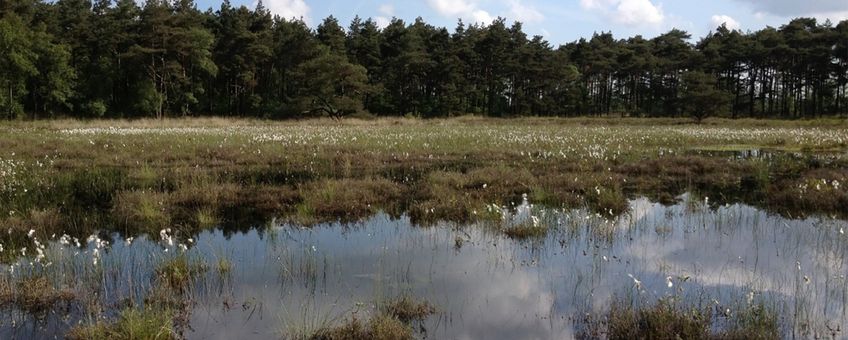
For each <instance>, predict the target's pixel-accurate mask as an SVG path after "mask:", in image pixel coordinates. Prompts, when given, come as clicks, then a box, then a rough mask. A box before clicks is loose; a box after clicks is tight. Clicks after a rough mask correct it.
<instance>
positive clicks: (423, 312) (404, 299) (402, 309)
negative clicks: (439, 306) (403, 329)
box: [382, 295, 436, 322]
mask: <svg viewBox="0 0 848 340" xmlns="http://www.w3.org/2000/svg"><path fill="white" fill-rule="evenodd" d="M382 309H383V312H384V313H385V314H387V315H391V316H394V317H396V318H398V319H399V320H400V321H403V322H410V321H414V320H423V319H426V318H427V317H429V316H430V315H433V314H434V313H436V307H434V306H433V305H431V304H430V303H429V302H427V301H423V300H418V299H416V298H414V297H412V296H409V295H403V296H401V297H398V298H395V299H391V300H389V301H387V302H385V304H383V306H382Z"/></svg>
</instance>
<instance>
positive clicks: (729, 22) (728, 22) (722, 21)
mask: <svg viewBox="0 0 848 340" xmlns="http://www.w3.org/2000/svg"><path fill="white" fill-rule="evenodd" d="M710 22H712V24H713V27H712V28H716V27H719V26H721V25H725V26H727V28H728V29H730V30H738V29H739V28H740V25H739V22H738V21H736V19H733V18H731V17H730V16H729V15H724V14H721V15H713V16H712V18H710Z"/></svg>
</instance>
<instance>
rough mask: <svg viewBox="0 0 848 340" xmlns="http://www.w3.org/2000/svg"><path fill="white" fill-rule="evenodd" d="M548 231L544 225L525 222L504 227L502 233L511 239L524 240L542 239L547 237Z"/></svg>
mask: <svg viewBox="0 0 848 340" xmlns="http://www.w3.org/2000/svg"><path fill="white" fill-rule="evenodd" d="M549 230H550V229H549V227H548V226H547V225H545V224H535V223H533V222H532V221H525V222H520V223H516V224H512V225H508V226H506V227H504V228H503V233H504V235H506V236H507V237H509V238H511V239H517V240H525V239H538V238H544V237H545V236H547V235H548V231H549Z"/></svg>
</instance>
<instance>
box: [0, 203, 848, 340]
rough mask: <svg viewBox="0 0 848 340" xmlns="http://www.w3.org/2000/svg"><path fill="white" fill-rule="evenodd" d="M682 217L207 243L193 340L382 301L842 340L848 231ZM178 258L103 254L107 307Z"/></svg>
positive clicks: (267, 332)
mask: <svg viewBox="0 0 848 340" xmlns="http://www.w3.org/2000/svg"><path fill="white" fill-rule="evenodd" d="M681 202H682V203H679V204H677V205H672V206H664V205H661V204H658V203H652V202H650V201H648V200H646V199H636V200H633V201H631V203H630V204H631V211H630V212H629V213H627V214H625V215H622V216H618V217H614V218H613V217H609V216H606V217H605V216H601V215H598V214H596V213H592V212H589V211H586V210H550V209H544V208H539V207H532V206H530V205H526V204H525V205H522V206H520V207H518V208H516V209H511V210H510V212H509V213H504V218H505V219H506V220H507V221H521V220H525V219H529V218H532V217H531V216H535V217H536V218H538V219H539V220H540V221H541V222H540V223H543V224H546V225H549V226H550V227H551V231H550V232H549V233H548V234H547V236H545V237H543V238H537V239H528V240H514V239H510V238H507V237H505V236H503V234H502V233H501V232H499V231H498V230H497V229H496V228H494V227H492V226H490V225H489V223H480V224H478V225H465V226H461V225H456V224H451V223H443V224H438V225H435V226H429V227H420V226H415V225H412V224H411V223H410V221H409V220H408V219H407V218H400V219H392V218H391V217H389V216H387V215H383V214H380V215H376V216H374V217H372V218H370V219H368V220H366V221H363V222H361V223H358V224H354V225H336V224H330V225H321V226H316V227H313V228H308V229H306V228H298V227H294V226H290V225H285V224H276V223H272V224H271V225H270V226H267V227H263V228H252V229H246V231H225V230H214V231H206V232H202V233H200V234H198V235H195V236H194V237H193V238H192V241H193V242H191V246H189V249H188V250H187V253H188V254H189V255H190V256H192V257H194V258H199V259H202V260H203V262H205V263H208V264H209V267H210V270H208V271H207V273H206V274H205V276H206V277H205V278H204V279H201V280H199V281H198V282H197V283H196V284H195V287H194V288H193V289H192V291H191V293H190V296H191V297H190V299H191V304H192V308H191V313H190V317H189V323H188V324H189V328H188V329H187V330H186V332H185V336H186V337H188V338H189V339H242V340H247V339H268V338H280V337H282V336H283V335H284V334H286V333H287V332H290V331H291V330H295V329H300V330H303V329H309V328H311V327H317V326H319V325H320V324H322V323H330V322H333V321H341V320H343V319H345V318H349V317H351V316H354V315H355V316H357V317H360V318H364V317H367V316H368V315H369V314H370V313H373V311H374V307H373V306H374V303H375V301H380V300H382V299H386V298H390V297H395V296H399V295H403V294H407V295H412V296H415V297H417V298H423V299H426V300H428V301H429V302H430V303H432V304H433V305H435V306H436V307H437V309H438V312H437V313H436V314H434V315H433V316H431V317H429V318H428V319H426V320H425V321H423V322H421V323H417V324H415V328H416V332H417V333H416V334H417V335H418V336H419V337H420V338H429V339H519V338H520V339H567V338H572V337H573V336H574V334H575V332H576V331H577V330H578V329H579V327H580V323H579V322H578V321H577V320H580V319H581V316H582V315H585V314H586V313H591V312H603V311H604V310H605V308H606V307H608V306H609V304H610V302H611V301H612V299H614V298H617V299H626V300H627V301H633V302H635V303H640V302H647V303H652V302H656V301H657V300H658V299H660V298H663V297H668V296H677V297H680V298H682V299H683V300H685V301H687V302H689V303H692V304H693V305H697V306H714V307H715V308H716V309H717V310H721V311H725V310H726V311H729V312H730V313H732V312H733V309H735V308H738V307H739V306H742V305H744V304H746V303H749V302H750V301H754V300H756V301H762V302H765V303H767V304H768V305H771V306H774V307H775V308H777V309H778V310H779V311H780V315H781V324H782V325H783V327H784V332H785V334H787V336H792V335H793V334H794V335H795V336H798V337H807V336H810V334H812V333H811V332H815V333H820V334H830V333H832V331H829V330H832V329H836V328H839V329H845V326H846V306H848V281H846V277H845V275H846V274H848V273H846V264H848V263H846V250H848V236H846V235H845V234H844V231H845V229H848V223H846V221H842V220H835V219H831V218H827V217H816V218H807V219H792V218H787V217H782V216H778V215H774V214H770V213H767V212H764V211H761V210H758V209H756V208H753V207H750V206H746V205H724V206H719V207H715V206H710V205H709V204H707V200H704V199H698V200H694V199H690V198H689V197H688V196H683V197H681ZM92 247H93V246H92V245H91V244H89V245H88V246H87V248H86V246H85V245H84V246H83V248H82V249H79V248H74V247H62V246H61V245H59V244H56V243H55V242H53V243H52V244H51V246H50V251H51V252H52V253H57V252H65V253H68V254H69V253H71V252H74V253H81V254H79V255H73V254H69V255H66V256H69V257H74V258H76V257H78V258H79V260H78V261H80V262H84V261H90V258H89V257H86V255H87V254H89V252H90V251H91V250H92ZM165 249H168V251H169V252H165ZM179 251H180V250H179V247H175V246H172V247H169V246H168V245H167V244H164V245H163V243H162V242H161V241H160V240H159V239H158V238H156V237H152V238H147V237H142V238H139V239H135V240H133V241H132V242H131V243H128V242H125V240H123V239H121V238H120V237H119V236H118V235H112V240H111V241H110V242H109V245H108V246H106V247H105V249H104V251H103V254H102V255H101V256H102V257H101V261H102V265H103V266H104V267H105V268H111V269H106V270H104V272H105V274H103V281H104V284H103V287H104V288H103V292H102V299H103V300H104V301H112V302H113V303H105V305H107V306H114V305H118V304H119V301H121V300H122V299H125V298H127V297H132V296H136V295H139V296H140V295H143V293H144V291H145V290H146V289H149V285H150V283H149V281H150V277H151V276H152V264H153V263H155V262H156V261H155V259H156V258H161V257H166V256H171V255H167V254H173V253H174V252H179ZM222 258H223V259H227V260H228V261H230V262H231V263H232V270H231V271H230V272H229V273H227V274H221V273H219V272H217V271H216V270H215V267H216V265H215V264H216V263H218V262H219V260H220V259H222ZM22 261H23V262H26V260H22ZM74 261H77V260H74ZM72 262H73V261H72ZM66 266H69V267H74V266H73V265H66ZM140 300H141V299H140ZM82 309H83V308H82V307H81V306H77V305H75V304H72V305H71V306H69V307H66V308H62V309H57V310H54V311H52V312H50V313H49V314H48V315H39V316H37V317H34V316H32V315H29V314H27V313H24V312H21V311H17V310H14V309H8V308H7V309H6V310H5V311H4V313H3V314H2V315H3V316H2V317H0V319H2V320H3V321H2V324H0V337H2V338H61V337H62V334H63V332H64V331H65V330H66V329H68V328H69V327H70V326H72V325H73V324H75V323H77V322H80V320H88V319H87V317H85V316H81V315H80V314H82V313H81V312H80V311H81V310H82ZM107 309H108V307H107ZM107 314H108V313H107ZM840 336H844V334H841V333H838V335H837V337H840Z"/></svg>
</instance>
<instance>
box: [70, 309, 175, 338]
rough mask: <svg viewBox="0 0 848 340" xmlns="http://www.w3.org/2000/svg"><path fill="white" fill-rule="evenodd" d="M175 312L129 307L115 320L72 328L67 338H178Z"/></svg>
mask: <svg viewBox="0 0 848 340" xmlns="http://www.w3.org/2000/svg"><path fill="white" fill-rule="evenodd" d="M172 319H173V313H171V312H169V311H167V310H164V311H163V310H158V309H138V308H132V307H130V308H127V309H124V310H123V311H121V314H120V316H119V317H118V319H117V320H115V321H114V322H106V321H98V322H96V323H94V324H89V325H79V326H75V327H74V328H72V329H71V330H70V331H69V332H68V334H66V338H68V339H72V340H95V339H115V340H170V339H178V338H179V337H178V335H177V333H176V331H175V330H174V325H173V320H172Z"/></svg>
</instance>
